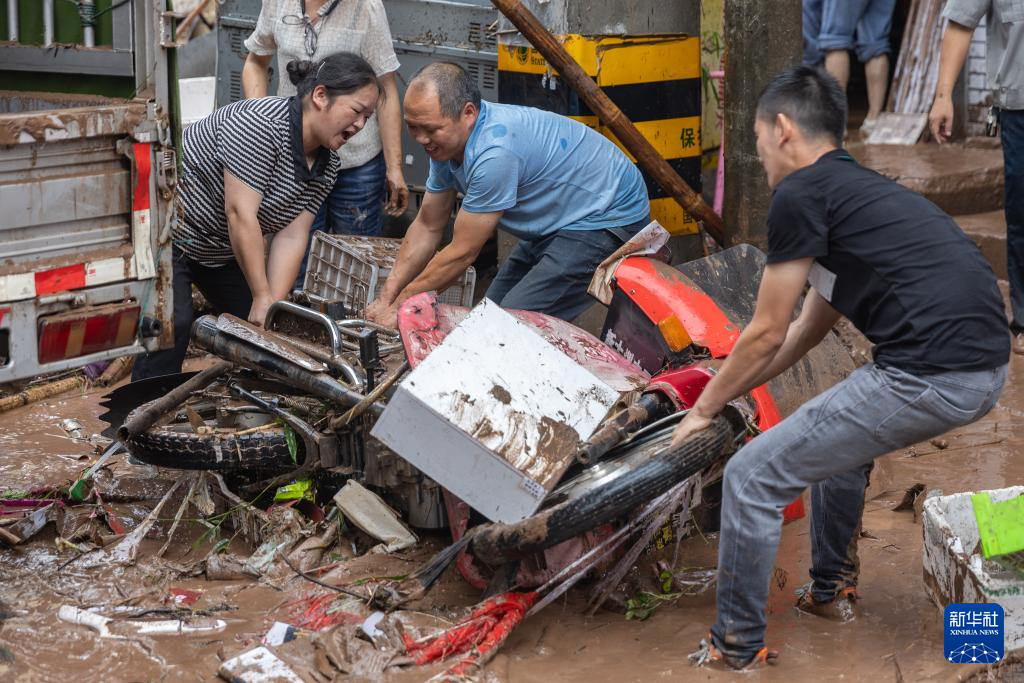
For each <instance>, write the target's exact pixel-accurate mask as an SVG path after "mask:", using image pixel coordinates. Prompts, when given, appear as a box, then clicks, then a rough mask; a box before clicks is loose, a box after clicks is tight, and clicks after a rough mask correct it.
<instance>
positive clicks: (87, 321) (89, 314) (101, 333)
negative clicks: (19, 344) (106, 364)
mask: <svg viewBox="0 0 1024 683" xmlns="http://www.w3.org/2000/svg"><path fill="white" fill-rule="evenodd" d="M139 313H140V307H139V306H138V305H137V304H108V305H105V306H96V307H92V308H85V309H81V310H77V311H70V312H68V313H59V314H57V315H52V316H48V317H46V318H42V319H40V321H39V363H40V364H41V365H42V364H44V363H52V362H54V361H58V360H64V359H65V358H77V357H78V356H86V355H88V354H90V353H97V352H99V351H106V350H108V349H116V348H118V347H121V346H130V345H131V344H132V342H134V341H135V336H136V334H137V332H138V329H139Z"/></svg>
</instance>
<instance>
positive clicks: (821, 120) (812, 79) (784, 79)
mask: <svg viewBox="0 0 1024 683" xmlns="http://www.w3.org/2000/svg"><path fill="white" fill-rule="evenodd" d="M779 114H785V115H786V116H788V117H789V118H791V119H792V120H793V121H794V122H795V123H796V125H797V126H798V127H799V128H800V130H801V131H803V132H804V134H805V135H807V136H809V137H813V138H819V137H828V138H829V139H831V140H832V141H833V142H834V143H835V144H836V146H842V144H843V138H844V137H845V136H846V94H845V93H844V92H843V89H842V88H841V87H839V83H838V82H837V81H836V79H834V78H832V76H830V75H829V74H828V73H827V72H826V71H825V70H823V69H819V68H816V67H813V66H805V65H800V66H793V67H790V68H788V69H786V70H785V71H783V72H782V73H780V74H779V75H777V76H776V77H775V78H773V79H772V80H771V82H770V83H769V84H768V85H767V86H765V89H764V90H762V91H761V96H760V97H759V98H758V100H757V118H759V119H761V120H762V121H768V122H774V121H775V117H776V116H778V115H779Z"/></svg>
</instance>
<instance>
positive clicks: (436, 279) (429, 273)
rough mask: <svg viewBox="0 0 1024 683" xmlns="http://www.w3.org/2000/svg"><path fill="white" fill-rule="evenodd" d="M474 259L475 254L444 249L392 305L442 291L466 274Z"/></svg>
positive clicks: (449, 247) (448, 247)
mask: <svg viewBox="0 0 1024 683" xmlns="http://www.w3.org/2000/svg"><path fill="white" fill-rule="evenodd" d="M475 259H476V254H469V253H461V252H457V251H455V250H453V249H452V247H451V245H449V246H447V247H445V248H444V249H442V250H441V251H439V252H438V253H437V254H436V255H435V256H434V258H432V259H431V260H430V262H429V263H428V264H427V267H426V268H424V269H423V272H422V273H420V274H419V276H418V277H416V278H415V279H414V280H413V281H412V282H410V283H409V284H408V285H406V286H405V287H404V288H403V289H402V291H401V292H400V293H399V294H398V296H396V297H395V300H394V302H393V303H402V302H403V301H405V300H406V299H408V298H409V297H411V296H415V295H417V294H419V293H421V292H430V291H433V290H442V289H444V288H446V287H448V285H450V284H451V283H452V282H454V281H455V280H456V279H458V277H459V276H460V275H462V274H463V273H464V272H466V268H469V267H470V266H471V265H473V261H474V260H475Z"/></svg>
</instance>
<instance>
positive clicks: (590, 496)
mask: <svg viewBox="0 0 1024 683" xmlns="http://www.w3.org/2000/svg"><path fill="white" fill-rule="evenodd" d="M672 429H673V427H672V426H670V427H667V428H665V429H662V430H660V431H657V432H655V433H653V434H651V435H650V436H648V437H646V438H644V439H642V440H639V441H636V442H633V443H630V444H628V445H626V446H623V447H620V448H618V449H616V450H615V451H612V453H610V454H609V455H608V457H607V459H605V460H604V461H602V462H600V463H598V464H597V465H594V466H592V467H588V468H587V469H586V470H584V471H583V473H581V474H579V475H577V476H576V477H573V478H571V479H570V480H569V481H567V482H565V483H564V484H563V485H562V486H560V487H559V488H557V489H555V490H554V491H552V493H551V494H550V495H549V496H548V498H547V500H546V501H545V505H544V507H542V508H541V510H540V511H538V512H537V513H536V514H534V515H532V516H531V517H527V518H526V519H524V520H522V521H519V522H515V523H513V524H488V525H486V526H485V527H483V528H481V529H480V530H478V531H477V532H476V534H475V535H474V538H473V541H472V552H473V555H474V556H476V558H477V559H479V560H481V561H482V562H484V563H486V564H489V565H492V566H497V565H499V564H502V563H504V562H509V561H512V560H515V559H518V558H521V557H523V556H526V555H529V554H531V553H535V552H538V551H541V550H544V549H546V548H550V547H551V546H554V545H557V544H559V543H561V542H563V541H566V540H568V539H570V538H572V537H574V536H578V535H579V534H581V533H583V532H585V531H589V530H590V529H594V528H596V527H598V526H600V525H602V524H606V523H608V522H610V521H612V520H614V519H616V518H617V517H620V516H622V515H625V514H627V513H629V512H630V511H631V510H633V509H634V508H636V507H637V506H639V505H642V504H643V503H646V502H647V501H649V500H653V499H654V498H656V497H657V496H660V495H661V494H662V493H665V492H666V491H668V490H669V489H670V488H672V487H673V486H675V485H676V484H677V483H679V482H681V481H683V480H684V479H686V478H687V477H690V476H693V475H694V474H696V473H697V472H699V471H700V470H702V469H704V468H705V467H708V466H709V465H712V464H714V463H715V462H716V461H718V460H720V459H723V458H725V457H726V456H727V455H728V454H729V453H730V452H731V451H732V446H733V444H734V442H735V439H736V437H737V436H738V435H739V434H740V433H741V431H739V430H740V426H739V425H737V423H736V422H735V421H730V420H729V419H726V418H725V417H723V416H719V417H717V418H716V419H715V421H714V422H713V423H712V425H711V427H710V428H708V429H706V430H703V431H701V432H698V433H696V434H694V435H692V436H691V437H690V438H689V439H687V440H686V441H685V442H683V443H682V444H680V445H679V446H678V447H675V448H670V447H669V442H670V441H671V438H672Z"/></svg>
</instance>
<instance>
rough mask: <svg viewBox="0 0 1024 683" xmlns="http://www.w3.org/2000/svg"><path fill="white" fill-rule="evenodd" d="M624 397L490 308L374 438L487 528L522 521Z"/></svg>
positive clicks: (436, 357)
mask: <svg viewBox="0 0 1024 683" xmlns="http://www.w3.org/2000/svg"><path fill="white" fill-rule="evenodd" d="M619 397H620V393H619V392H618V391H617V390H615V389H613V388H612V387H610V386H608V385H607V384H606V383H604V382H603V381H601V380H600V379H598V378H597V377H595V376H594V375H593V374H592V373H591V372H590V371H589V370H587V369H585V368H584V367H582V366H581V365H579V364H578V363H576V362H575V361H573V360H571V359H570V358H568V357H567V356H566V355H565V354H564V353H562V352H561V351H559V350H558V349H556V348H555V347H554V346H552V345H551V344H550V343H549V342H547V341H546V340H545V339H544V338H543V337H541V336H540V335H539V334H537V333H536V332H535V331H534V330H533V329H531V328H530V327H529V326H528V325H526V324H524V323H523V322H521V321H519V320H518V319H517V318H515V317H514V316H512V315H510V314H509V313H507V312H505V311H503V310H502V309H501V308H500V307H499V306H498V305H497V304H495V303H494V302H492V301H489V300H487V299H485V300H484V301H483V302H482V303H481V304H480V305H478V306H477V307H476V308H474V309H473V310H472V311H471V312H470V313H469V315H468V316H466V318H465V320H463V321H462V322H461V323H460V324H459V325H458V326H457V327H456V328H455V329H454V330H452V332H451V333H450V334H449V335H448V336H447V337H446V338H445V340H444V341H443V342H442V343H441V344H440V345H439V346H438V347H437V348H435V349H434V350H433V351H432V352H431V353H430V355H428V356H427V357H426V358H425V359H424V360H423V362H421V363H420V364H419V365H418V366H417V367H416V369H415V370H413V371H412V372H411V373H409V375H408V376H407V377H406V378H405V380H404V381H403V382H402V383H401V384H400V385H399V387H398V389H397V391H396V392H395V395H394V396H393V397H392V398H391V399H390V400H389V401H388V405H387V408H386V409H385V410H384V413H383V415H382V416H381V417H380V419H379V420H377V424H376V425H375V426H374V428H373V432H372V434H373V436H374V437H376V438H377V439H379V440H380V441H382V442H383V443H384V444H386V445H387V446H388V447H389V448H390V449H391V450H393V451H395V452H396V453H398V454H399V455H400V456H402V457H403V458H405V459H406V460H408V461H409V462H410V463H412V464H413V465H414V466H415V467H417V468H418V469H420V470H421V471H422V472H423V473H424V474H426V475H427V476H428V477H430V478H431V479H433V480H434V481H436V482H437V483H439V484H441V485H442V486H444V487H445V488H446V489H448V490H449V491H451V492H452V493H453V494H455V495H456V496H458V497H459V498H461V499H462V500H464V501H466V502H467V503H469V505H471V506H472V507H473V508H475V509H476V510H477V511H479V512H480V513H481V514H483V515H484V516H485V517H487V518H488V519H490V520H492V521H497V522H505V523H508V522H516V521H519V520H521V519H524V518H526V517H528V516H530V515H531V514H533V513H534V512H535V511H536V510H537V508H538V507H539V506H540V503H541V501H542V500H543V498H544V496H546V495H547V493H548V492H549V491H550V490H551V489H552V488H554V486H555V485H556V484H557V483H558V480H559V479H560V478H561V476H562V474H563V473H564V472H565V469H566V468H567V467H568V466H569V464H570V463H571V462H572V461H573V459H574V457H575V453H576V448H577V446H578V443H579V441H581V440H584V439H586V438H588V437H589V436H590V435H591V434H592V433H593V432H594V430H595V429H596V428H597V426H598V425H599V424H600V423H601V421H602V420H603V419H604V417H605V415H606V414H607V413H608V410H609V409H610V408H611V407H612V406H613V405H614V404H615V402H616V401H618V399H619Z"/></svg>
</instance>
